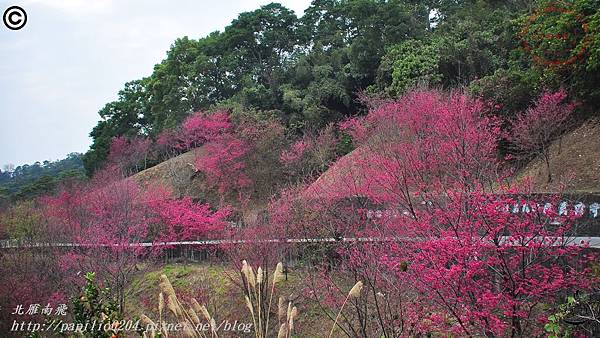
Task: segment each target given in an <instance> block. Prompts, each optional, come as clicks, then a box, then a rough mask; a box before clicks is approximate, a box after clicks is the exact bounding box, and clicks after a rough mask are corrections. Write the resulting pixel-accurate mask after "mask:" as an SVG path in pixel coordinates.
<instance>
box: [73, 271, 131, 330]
mask: <svg viewBox="0 0 600 338" xmlns="http://www.w3.org/2000/svg"><path fill="white" fill-rule="evenodd" d="M95 277H96V274H95V273H93V272H88V273H86V274H85V286H84V287H83V288H82V289H81V292H80V294H79V295H78V296H77V297H75V298H73V323H74V324H75V325H78V324H80V325H86V323H93V322H96V323H98V325H100V324H102V325H103V327H104V325H107V327H112V326H113V325H115V323H116V324H121V320H122V317H121V314H120V313H119V311H118V309H119V307H118V305H117V302H116V301H115V300H114V299H112V298H111V297H110V290H109V289H107V288H104V289H103V288H100V287H99V286H98V285H97V284H96V282H95V281H94V279H95ZM88 325H89V324H88ZM114 329H115V330H106V331H104V330H99V331H87V332H85V333H83V335H84V337H89V338H105V337H106V338H109V337H112V336H113V335H116V334H117V333H118V331H117V330H116V329H117V327H114Z"/></svg>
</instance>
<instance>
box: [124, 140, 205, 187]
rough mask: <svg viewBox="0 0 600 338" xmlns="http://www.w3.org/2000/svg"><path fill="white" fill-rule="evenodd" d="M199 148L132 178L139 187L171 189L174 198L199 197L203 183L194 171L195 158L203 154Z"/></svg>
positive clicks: (202, 149) (201, 148) (202, 150)
mask: <svg viewBox="0 0 600 338" xmlns="http://www.w3.org/2000/svg"><path fill="white" fill-rule="evenodd" d="M204 151H205V150H204V148H203V147H200V148H197V149H194V150H192V151H189V152H187V153H183V154H181V155H179V156H176V157H173V158H171V159H168V160H166V161H164V162H162V163H160V164H157V165H155V166H154V167H152V168H148V169H146V170H143V171H140V172H139V173H137V174H135V175H133V176H132V178H133V179H134V180H135V181H136V182H138V183H140V184H141V185H147V184H150V183H154V184H156V183H157V184H162V185H164V186H166V187H167V188H170V189H172V191H173V193H174V195H175V196H178V197H181V196H192V197H200V196H201V195H202V192H203V190H204V189H203V188H204V186H203V181H202V180H199V179H196V178H197V176H198V175H197V174H196V172H195V170H194V162H195V161H196V157H197V156H199V155H200V154H202V153H203V152H204Z"/></svg>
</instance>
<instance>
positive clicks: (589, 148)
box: [133, 120, 600, 198]
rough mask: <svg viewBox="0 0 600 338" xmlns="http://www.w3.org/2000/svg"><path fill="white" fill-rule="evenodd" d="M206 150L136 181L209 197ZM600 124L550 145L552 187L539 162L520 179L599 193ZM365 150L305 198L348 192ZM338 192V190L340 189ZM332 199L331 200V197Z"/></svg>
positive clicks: (543, 188) (338, 165) (337, 166)
mask: <svg viewBox="0 0 600 338" xmlns="http://www.w3.org/2000/svg"><path fill="white" fill-rule="evenodd" d="M203 149H204V148H202V147H201V148H197V149H195V150H192V151H190V152H187V153H184V154H181V155H179V156H176V157H174V158H171V159H169V160H167V161H165V162H162V163H160V164H158V165H156V166H154V167H152V168H149V169H146V170H143V171H141V172H139V173H137V174H136V175H134V176H133V178H134V179H135V180H136V181H137V182H139V183H141V184H148V183H150V182H158V183H162V184H165V185H166V186H167V187H169V188H170V189H172V190H173V192H174V193H175V195H177V196H184V195H186V196H192V197H195V198H203V197H206V196H205V193H206V187H205V186H204V184H203V180H202V179H201V178H200V176H199V175H197V174H196V173H195V172H194V168H193V163H194V160H195V158H196V156H198V155H199V154H201V153H202V151H203ZM599 151H600V122H599V121H598V120H590V121H588V122H586V123H584V124H583V125H581V126H580V127H578V128H576V129H574V130H573V131H570V132H568V133H566V134H565V135H564V136H563V137H562V138H561V139H560V140H557V141H555V142H554V143H553V144H552V145H551V161H550V166H551V170H552V172H553V175H554V180H553V183H552V184H546V179H545V178H546V176H547V174H546V168H545V165H544V163H543V162H542V161H541V160H540V159H534V160H533V161H531V162H530V163H528V164H527V165H526V166H525V167H524V168H523V169H522V170H520V171H519V173H518V177H524V176H530V177H532V178H533V180H534V185H535V187H536V190H539V191H540V192H550V191H556V190H557V189H558V184H559V182H564V184H565V185H566V189H567V190H568V191H570V192H597V191H600V152H599ZM363 152H364V149H362V148H358V149H355V150H354V151H352V152H351V153H349V154H347V155H346V156H343V157H341V158H340V159H338V160H337V161H336V162H335V163H334V164H333V165H332V166H331V167H330V168H329V170H327V171H326V172H325V173H323V175H321V176H320V177H319V178H318V179H317V180H316V181H315V182H314V183H313V184H311V185H310V186H309V188H308V189H307V190H306V191H305V193H304V197H312V198H315V197H327V196H328V195H327V194H330V193H331V192H332V191H333V189H329V188H328V187H330V186H331V185H332V184H334V183H336V182H345V183H346V184H345V186H347V188H348V189H352V186H353V183H355V182H356V180H357V179H358V177H359V175H358V171H360V168H359V167H360V166H359V165H357V163H356V162H357V160H358V159H359V158H360V157H361V154H362V153H363ZM338 188H339V187H338ZM329 197H331V196H329Z"/></svg>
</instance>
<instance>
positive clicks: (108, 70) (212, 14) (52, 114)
mask: <svg viewBox="0 0 600 338" xmlns="http://www.w3.org/2000/svg"><path fill="white" fill-rule="evenodd" d="M270 2H274V1H273V0H271V1H269V0H264V1H262V0H213V1H204V0H196V1H194V0H178V1H167V0H163V1H159V0H120V1H119V0H22V1H19V0H8V1H6V0H0V12H1V13H3V12H4V10H5V9H6V8H8V7H10V6H11V5H18V6H21V7H23V8H24V9H25V11H26V12H27V17H28V19H27V24H26V26H25V27H24V28H22V29H21V30H18V31H12V30H9V29H7V28H6V27H5V26H4V24H0V57H1V58H2V61H1V62H0V165H4V164H8V163H11V164H15V165H21V164H24V163H33V162H35V161H43V160H57V159H61V158H64V157H65V155H66V154H68V153H70V152H85V151H86V150H87V149H88V147H89V145H90V143H91V139H90V138H89V136H88V134H89V132H90V131H91V130H92V128H93V127H94V126H95V125H96V123H97V121H98V119H99V116H98V114H97V112H98V110H99V109H100V108H102V106H103V105H104V104H105V103H107V102H109V101H112V100H115V99H116V98H117V92H118V91H119V90H120V89H121V88H122V86H123V84H124V83H125V82H127V81H130V80H134V79H139V78H142V77H144V76H147V75H150V74H151V73H152V69H153V66H154V65H155V64H156V63H159V62H160V61H161V60H162V59H163V58H164V57H165V56H166V51H167V50H168V48H169V46H170V45H171V43H172V42H173V41H174V40H175V39H176V38H178V37H183V36H186V35H187V36H188V37H190V38H200V37H203V36H205V35H207V34H208V33H210V32H212V31H215V30H223V28H224V27H225V26H227V25H228V24H229V23H230V22H231V20H233V19H234V18H236V17H237V15H238V14H239V13H240V12H245V11H250V10H254V9H257V8H258V7H260V6H262V5H266V4H268V3H270ZM276 2H279V3H282V4H283V5H284V6H286V7H288V8H290V9H292V10H294V11H295V12H296V15H299V16H300V15H302V12H303V11H304V9H306V8H307V7H308V5H309V4H310V0H281V1H276Z"/></svg>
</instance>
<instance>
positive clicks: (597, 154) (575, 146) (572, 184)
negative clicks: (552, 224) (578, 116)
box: [519, 119, 600, 192]
mask: <svg viewBox="0 0 600 338" xmlns="http://www.w3.org/2000/svg"><path fill="white" fill-rule="evenodd" d="M550 151H551V157H550V168H551V172H552V175H553V182H552V183H551V184H547V181H546V177H547V170H546V166H545V164H544V163H543V161H542V160H541V159H539V158H538V159H535V160H533V161H531V162H530V163H529V164H527V165H526V166H525V167H524V168H523V169H522V170H521V171H520V172H519V177H524V176H530V177H532V178H533V179H534V181H533V183H534V186H535V187H536V189H537V190H539V191H540V192H551V191H556V190H557V189H558V188H559V187H558V185H559V184H560V183H564V184H565V185H566V189H567V191H569V192H598V191H600V121H598V120H596V119H592V120H589V121H587V122H586V123H584V124H583V125H581V126H580V127H578V128H576V129H574V130H573V131H571V132H568V133H566V134H565V135H563V137H562V138H561V139H559V140H556V141H555V142H553V143H552V145H551V150H550Z"/></svg>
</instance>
